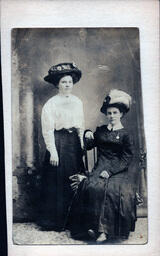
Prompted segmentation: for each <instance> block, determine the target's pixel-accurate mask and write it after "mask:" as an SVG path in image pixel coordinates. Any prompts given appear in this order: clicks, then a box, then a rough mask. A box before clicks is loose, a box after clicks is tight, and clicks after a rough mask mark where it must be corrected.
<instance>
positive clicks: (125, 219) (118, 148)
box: [69, 125, 136, 237]
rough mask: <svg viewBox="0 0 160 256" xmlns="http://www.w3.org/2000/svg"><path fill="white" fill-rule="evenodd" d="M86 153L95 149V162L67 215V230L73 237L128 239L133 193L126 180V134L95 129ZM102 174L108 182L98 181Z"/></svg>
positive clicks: (129, 157) (129, 151) (132, 221)
mask: <svg viewBox="0 0 160 256" xmlns="http://www.w3.org/2000/svg"><path fill="white" fill-rule="evenodd" d="M94 138H95V139H94V141H93V140H92V141H89V143H88V144H89V145H88V147H89V149H91V148H92V147H93V146H97V154H98V160H97V163H96V164H95V166H94V168H93V170H92V173H90V175H89V176H88V178H87V179H85V180H83V181H82V182H81V183H80V185H79V188H78V191H77V194H76V196H75V200H74V202H73V205H72V209H71V212H70V219H69V226H70V229H71V233H72V235H73V236H74V235H75V234H77V233H78V232H83V231H87V230H88V229H93V230H94V231H95V232H96V233H99V232H104V233H106V234H109V235H110V236H112V237H119V236H128V235H129V232H130V231H134V229H135V221H136V203H135V202H136V201H135V191H134V189H133V186H132V184H130V182H129V179H128V166H129V164H130V163H131V160H132V156H133V152H132V142H131V140H130V137H129V135H128V133H127V131H126V130H125V129H124V128H122V129H120V130H116V131H109V130H108V129H107V126H105V125H104V126H101V127H98V128H97V130H96V132H95V134H94ZM103 170H106V171H107V172H108V173H109V179H104V178H101V177H100V173H101V172H102V171H103Z"/></svg>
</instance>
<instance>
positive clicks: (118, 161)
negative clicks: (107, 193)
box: [107, 134, 133, 176]
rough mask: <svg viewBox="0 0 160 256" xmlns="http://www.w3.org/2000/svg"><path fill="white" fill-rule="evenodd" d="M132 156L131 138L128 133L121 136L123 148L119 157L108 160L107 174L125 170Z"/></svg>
mask: <svg viewBox="0 0 160 256" xmlns="http://www.w3.org/2000/svg"><path fill="white" fill-rule="evenodd" d="M132 158H133V140H132V138H131V136H129V134H125V135H124V136H123V149H122V152H121V154H120V156H119V157H116V158H113V159H112V160H111V161H110V165H109V166H108V169H107V171H109V175H110V176H111V175H114V174H117V173H119V172H122V171H125V170H127V168H128V166H129V165H130V163H131V161H132Z"/></svg>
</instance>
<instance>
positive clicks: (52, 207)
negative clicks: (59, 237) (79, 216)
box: [38, 128, 84, 230]
mask: <svg viewBox="0 0 160 256" xmlns="http://www.w3.org/2000/svg"><path fill="white" fill-rule="evenodd" d="M54 134H55V143H56V148H57V152H58V156H59V166H58V167H55V166H52V165H51V164H50V153H49V152H48V151H46V155H45V160H44V164H43V174H42V193H41V199H40V200H41V206H40V212H39V218H38V224H39V225H40V226H42V228H43V229H49V230H62V229H63V228H64V226H65V222H66V218H67V214H68V208H69V205H70V203H71V200H72V197H73V191H72V190H71V187H70V180H69V176H71V175H73V174H76V173H82V172H84V164H83V160H82V156H83V155H82V150H81V145H80V140H79V137H78V134H77V130H76V129H75V128H71V129H69V130H67V129H62V130H59V131H55V132H54Z"/></svg>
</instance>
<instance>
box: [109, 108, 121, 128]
mask: <svg viewBox="0 0 160 256" xmlns="http://www.w3.org/2000/svg"><path fill="white" fill-rule="evenodd" d="M106 115H107V119H108V122H109V123H110V124H111V125H117V124H118V123H119V122H120V119H121V117H122V115H123V113H121V112H120V111H119V109H118V108H115V107H110V108H107V111H106Z"/></svg>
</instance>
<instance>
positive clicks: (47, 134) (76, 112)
mask: <svg viewBox="0 0 160 256" xmlns="http://www.w3.org/2000/svg"><path fill="white" fill-rule="evenodd" d="M41 124H42V134H43V138H44V141H45V144H46V147H47V149H48V150H49V152H50V153H51V154H54V153H55V151H56V146H55V138H54V130H61V129H62V128H66V129H69V128H72V127H75V128H77V130H78V134H79V137H80V141H81V145H83V133H84V113H83V104H82V101H81V100H80V99H79V98H78V97H76V96H74V95H69V96H68V97H66V96H64V95H61V94H58V95H56V96H53V97H52V98H51V99H49V100H48V101H47V102H46V103H45V105H44V106H43V109H42V116H41Z"/></svg>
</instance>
